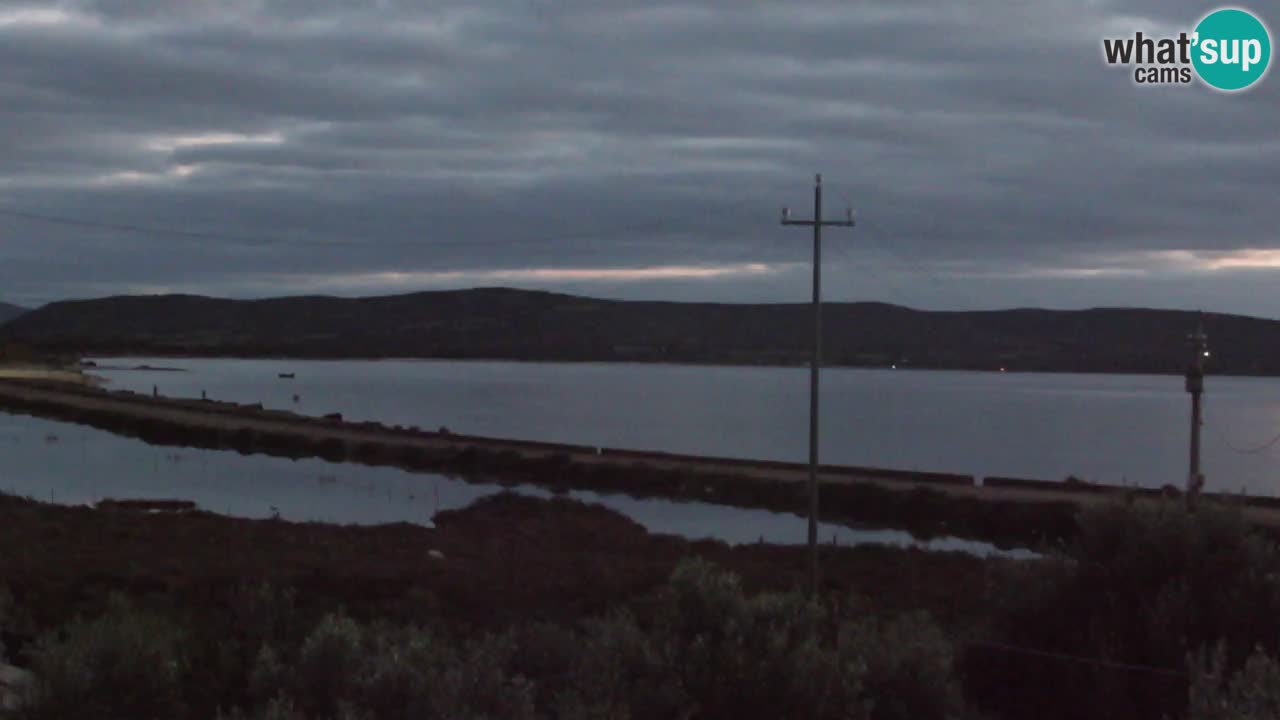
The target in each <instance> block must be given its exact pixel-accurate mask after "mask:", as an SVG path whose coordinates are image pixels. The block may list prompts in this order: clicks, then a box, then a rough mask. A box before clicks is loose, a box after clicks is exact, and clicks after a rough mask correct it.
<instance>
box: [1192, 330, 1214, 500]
mask: <svg viewBox="0 0 1280 720" xmlns="http://www.w3.org/2000/svg"><path fill="white" fill-rule="evenodd" d="M1187 341H1188V342H1189V343H1190V345H1191V358H1190V361H1189V362H1188V363H1187V392H1189V393H1191V458H1190V467H1189V468H1188V469H1187V506H1188V507H1190V506H1192V505H1193V504H1194V503H1195V498H1196V496H1197V495H1199V494H1200V489H1201V488H1203V487H1204V474H1203V473H1201V472H1200V426H1201V425H1203V424H1204V421H1203V420H1202V419H1201V417H1200V394H1201V393H1203V392H1204V361H1205V358H1207V357H1209V338H1208V336H1206V335H1205V334H1204V322H1203V321H1202V320H1201V318H1200V317H1199V315H1197V317H1196V330H1195V332H1193V333H1192V334H1190V335H1188V336H1187Z"/></svg>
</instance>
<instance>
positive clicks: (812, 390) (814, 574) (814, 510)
mask: <svg viewBox="0 0 1280 720" xmlns="http://www.w3.org/2000/svg"><path fill="white" fill-rule="evenodd" d="M782 224H783V225H806V226H811V227H813V355H812V357H811V358H810V362H809V594H810V595H811V596H813V597H817V595H818V368H819V367H820V366H821V365H822V228H823V227H824V226H831V227H853V210H846V211H845V219H844V220H823V219H822V176H821V175H818V176H816V177H815V179H814V185H813V219H812V220H793V219H791V211H790V210H789V209H787V208H785V207H784V208H782Z"/></svg>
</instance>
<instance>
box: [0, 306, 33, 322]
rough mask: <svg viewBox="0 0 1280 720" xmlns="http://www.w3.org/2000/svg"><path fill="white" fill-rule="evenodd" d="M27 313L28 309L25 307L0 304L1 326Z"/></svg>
mask: <svg viewBox="0 0 1280 720" xmlns="http://www.w3.org/2000/svg"><path fill="white" fill-rule="evenodd" d="M25 312H27V309H26V308H24V307H18V306H17V305H10V304H9V303H2V302H0V325H3V324H5V323H7V322H9V321H10V320H12V319H14V318H16V317H18V316H19V315H21V314H23V313H25Z"/></svg>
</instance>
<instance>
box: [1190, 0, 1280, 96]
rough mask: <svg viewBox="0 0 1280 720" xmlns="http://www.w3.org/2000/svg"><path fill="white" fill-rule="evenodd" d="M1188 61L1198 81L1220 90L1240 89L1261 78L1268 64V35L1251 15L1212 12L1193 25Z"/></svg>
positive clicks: (1229, 10) (1230, 11) (1239, 11)
mask: <svg viewBox="0 0 1280 720" xmlns="http://www.w3.org/2000/svg"><path fill="white" fill-rule="evenodd" d="M1192 43H1193V45H1194V49H1193V50H1192V58H1191V62H1192V64H1193V65H1195V68H1196V73H1197V74H1199V75H1200V79H1201V80H1203V81H1205V82H1206V83H1208V84H1209V85H1211V86H1213V87H1215V88H1217V89H1219V90H1227V91H1231V90H1243V89H1245V88H1247V87H1249V86H1250V85H1252V84H1254V83H1256V82H1258V81H1259V80H1261V79H1262V76H1263V75H1265V74H1266V72H1267V65H1268V64H1269V63H1270V62H1271V34H1270V33H1268V32H1267V26H1266V25H1263V24H1262V21H1261V20H1259V19H1258V18H1256V17H1254V16H1253V14H1251V13H1249V12H1246V11H1244V10H1239V9H1237V8H1223V9H1221V10H1215V11H1213V12H1211V13H1209V14H1208V15H1206V16H1205V18H1204V19H1203V20H1201V21H1200V24H1199V25H1196V30H1195V35H1194V37H1193V40H1192Z"/></svg>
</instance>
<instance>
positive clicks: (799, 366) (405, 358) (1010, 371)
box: [84, 352, 1280, 379]
mask: <svg viewBox="0 0 1280 720" xmlns="http://www.w3.org/2000/svg"><path fill="white" fill-rule="evenodd" d="M84 357H86V358H89V359H92V360H100V359H106V360H109V359H118V358H137V359H143V358H146V359H155V360H239V361H252V360H268V361H277V362H433V363H519V364H528V365H633V366H639V367H648V366H658V367H691V368H734V369H754V368H760V369H765V368H773V369H784V370H808V368H809V365H808V363H768V362H761V363H735V362H717V361H706V362H697V361H678V360H636V359H617V360H573V359H564V358H512V357H480V356H477V357H439V356H436V357H425V356H418V355H368V356H349V355H333V356H321V355H240V354H236V353H228V354H218V353H214V354H182V353H166V352H128V353H120V352H110V353H94V352H86V353H84ZM822 369H823V370H866V371H881V370H883V371H888V372H937V373H967V374H972V375H1103V376H1107V377H1161V378H1165V377H1178V378H1180V377H1182V376H1183V373H1182V372H1180V371H1179V372H1156V371H1146V372H1139V371H1125V372H1113V371H1109V370H1043V369H1026V368H1009V367H1006V368H1005V369H1004V370H1001V369H1000V368H999V367H994V368H964V367H931V366H921V365H903V366H898V367H892V366H889V365H843V364H834V363H823V365H822ZM1210 377H1215V378H1261V379H1271V378H1274V379H1280V373H1275V374H1266V373H1252V374H1250V373H1230V372H1222V373H1213V374H1212V375H1211V376H1210Z"/></svg>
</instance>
